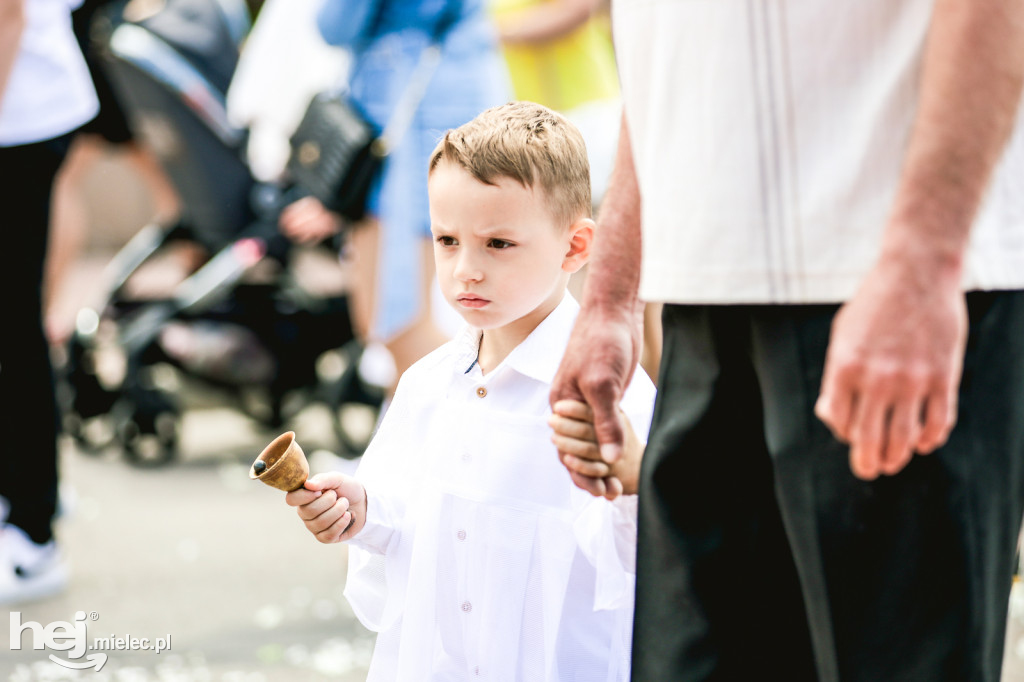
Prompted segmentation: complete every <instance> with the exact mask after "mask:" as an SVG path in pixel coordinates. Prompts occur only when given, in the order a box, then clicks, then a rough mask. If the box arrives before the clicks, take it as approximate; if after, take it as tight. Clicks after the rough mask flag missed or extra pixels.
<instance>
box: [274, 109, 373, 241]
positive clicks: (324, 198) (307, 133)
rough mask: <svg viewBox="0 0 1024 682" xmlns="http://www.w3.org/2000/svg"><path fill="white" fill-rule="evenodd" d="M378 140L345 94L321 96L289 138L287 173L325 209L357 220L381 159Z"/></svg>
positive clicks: (362, 213)
mask: <svg viewBox="0 0 1024 682" xmlns="http://www.w3.org/2000/svg"><path fill="white" fill-rule="evenodd" d="M378 137H379V131H378V130H377V129H376V128H375V127H374V126H373V124H371V123H370V122H369V121H367V120H366V118H365V117H364V116H363V114H362V112H361V111H360V110H359V109H358V107H357V106H356V105H355V103H353V102H352V101H350V100H349V98H348V97H347V96H346V95H345V94H344V93H321V94H319V95H317V96H315V97H314V98H313V99H312V101H311V102H310V103H309V107H308V108H307V109H306V113H305V114H304V115H303V117H302V121H301V122H300V123H299V126H298V128H296V129H295V132H294V133H293V134H292V137H291V148H292V152H291V157H290V158H289V160H288V172H289V173H290V175H291V177H292V180H293V181H294V182H295V183H296V184H297V185H298V186H299V187H301V188H303V189H305V190H306V191H308V192H309V193H310V194H312V195H313V196H314V197H316V198H317V199H319V200H320V202H321V203H323V205H324V206H326V207H327V208H329V209H331V210H332V211H336V212H338V213H340V214H341V215H342V216H344V217H345V218H347V219H349V220H353V221H355V220H359V219H361V218H362V217H363V215H364V213H365V211H366V197H367V194H368V193H369V191H370V183H371V182H372V181H373V177H374V175H375V174H376V172H377V169H378V168H380V165H381V163H382V162H383V159H384V156H386V154H384V153H382V152H383V151H384V150H383V145H381V144H377V140H378Z"/></svg>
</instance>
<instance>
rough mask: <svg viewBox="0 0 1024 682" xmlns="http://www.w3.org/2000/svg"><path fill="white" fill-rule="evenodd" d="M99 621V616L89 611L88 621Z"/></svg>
mask: <svg viewBox="0 0 1024 682" xmlns="http://www.w3.org/2000/svg"><path fill="white" fill-rule="evenodd" d="M99 619H100V614H98V613H96V612H95V611H90V612H89V620H99Z"/></svg>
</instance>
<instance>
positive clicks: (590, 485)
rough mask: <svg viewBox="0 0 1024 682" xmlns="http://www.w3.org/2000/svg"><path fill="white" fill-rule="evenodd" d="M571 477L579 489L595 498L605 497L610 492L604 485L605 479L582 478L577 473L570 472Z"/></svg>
mask: <svg viewBox="0 0 1024 682" xmlns="http://www.w3.org/2000/svg"><path fill="white" fill-rule="evenodd" d="M569 477H570V478H572V482H573V483H574V484H576V487H577V488H580V489H581V490H586V491H587V492H588V493H590V494H591V495H593V496H594V497H604V496H605V494H606V493H607V492H608V488H607V486H606V485H605V483H604V480H603V479H600V478H592V477H590V476H581V475H580V474H577V473H576V472H575V471H570V472H569Z"/></svg>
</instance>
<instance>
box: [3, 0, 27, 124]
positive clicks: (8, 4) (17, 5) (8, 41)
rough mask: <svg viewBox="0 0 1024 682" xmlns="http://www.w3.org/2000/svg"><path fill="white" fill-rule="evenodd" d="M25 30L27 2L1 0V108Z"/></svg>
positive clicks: (21, 0)
mask: <svg viewBox="0 0 1024 682" xmlns="http://www.w3.org/2000/svg"><path fill="white" fill-rule="evenodd" d="M24 30H25V0H0V107H3V103H4V92H6V90H7V80H8V79H9V78H10V75H11V71H12V70H13V69H14V62H15V60H16V59H17V58H18V49H19V47H20V46H21V34H22V32H23V31H24Z"/></svg>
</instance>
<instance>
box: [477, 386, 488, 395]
mask: <svg viewBox="0 0 1024 682" xmlns="http://www.w3.org/2000/svg"><path fill="white" fill-rule="evenodd" d="M476 395H477V397H479V398H486V397H487V389H486V388H484V387H483V386H477V388H476Z"/></svg>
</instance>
